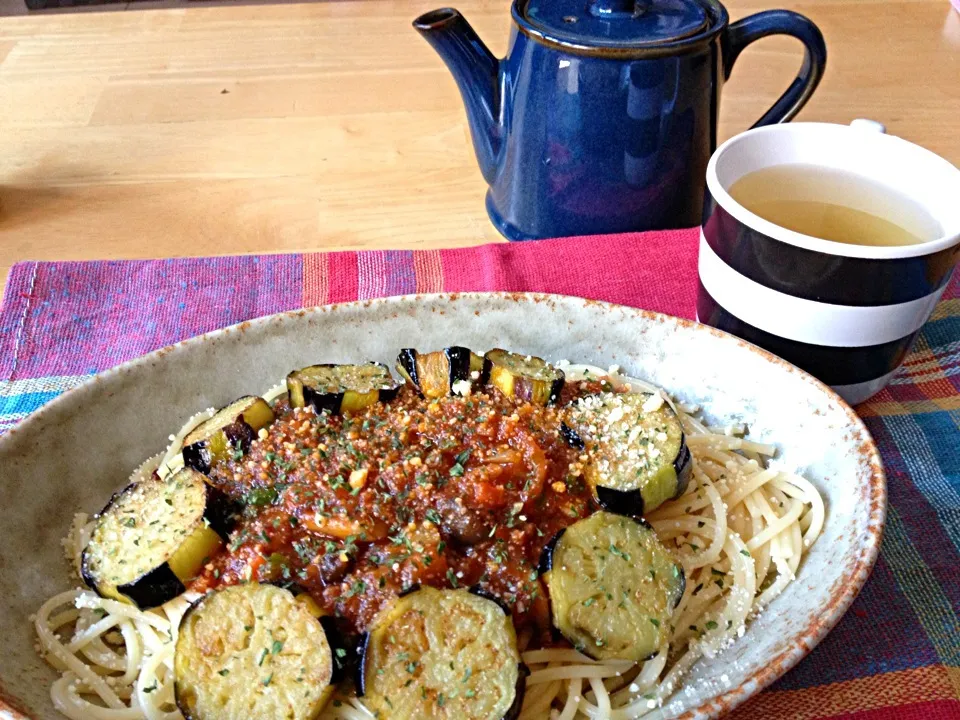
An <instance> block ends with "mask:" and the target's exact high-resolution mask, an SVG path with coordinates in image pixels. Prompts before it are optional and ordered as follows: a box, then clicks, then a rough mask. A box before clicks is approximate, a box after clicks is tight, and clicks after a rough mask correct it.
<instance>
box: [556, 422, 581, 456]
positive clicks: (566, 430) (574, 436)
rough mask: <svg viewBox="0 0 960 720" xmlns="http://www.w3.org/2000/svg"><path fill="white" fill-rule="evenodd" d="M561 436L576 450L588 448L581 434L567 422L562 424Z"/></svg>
mask: <svg viewBox="0 0 960 720" xmlns="http://www.w3.org/2000/svg"><path fill="white" fill-rule="evenodd" d="M560 435H561V436H562V437H563V439H564V440H566V441H567V445H569V446H570V447H572V448H574V449H575V450H583V449H584V448H585V447H586V445H584V442H583V438H582V437H580V434H579V433H578V432H577V431H576V430H574V429H573V428H572V427H570V426H569V425H567V424H566V423H565V422H562V423H560Z"/></svg>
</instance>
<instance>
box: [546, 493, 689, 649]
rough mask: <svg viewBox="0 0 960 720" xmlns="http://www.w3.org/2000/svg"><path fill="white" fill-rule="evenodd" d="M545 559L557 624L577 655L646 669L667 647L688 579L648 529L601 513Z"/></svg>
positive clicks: (553, 545)
mask: <svg viewBox="0 0 960 720" xmlns="http://www.w3.org/2000/svg"><path fill="white" fill-rule="evenodd" d="M544 553H545V555H548V556H549V557H548V558H546V559H545V560H546V561H545V562H541V569H543V566H544V565H546V566H547V570H546V572H545V573H544V580H545V581H546V585H547V590H548V592H549V596H550V606H551V617H552V620H553V625H554V627H556V628H557V629H558V630H560V632H561V633H562V634H563V636H564V637H565V638H566V639H567V640H568V641H569V642H570V643H571V644H572V645H573V646H574V647H576V648H577V649H578V650H580V652H583V653H584V654H586V655H589V656H590V657H592V658H594V659H596V660H611V659H617V660H629V661H631V662H641V661H643V660H646V659H649V658H650V657H651V656H652V655H653V654H655V653H656V652H657V651H658V649H660V648H661V647H663V646H664V644H665V643H666V642H668V641H669V637H670V633H671V632H672V631H671V630H670V620H671V617H672V615H673V612H674V610H676V607H677V604H678V603H679V602H680V599H681V598H682V597H683V592H684V590H685V588H686V577H685V576H684V573H683V569H682V568H681V566H680V565H679V564H678V563H677V562H676V560H674V558H673V557H672V556H671V555H670V553H669V552H668V551H667V549H666V548H665V547H664V546H663V545H662V544H661V543H660V541H659V540H658V539H657V536H656V534H655V533H654V532H653V530H652V529H651V528H650V527H649V526H648V525H646V524H645V523H643V522H642V521H639V520H636V519H634V518H629V517H625V516H623V515H618V514H614V513H609V512H605V511H602V510H601V511H598V512H595V513H593V514H592V515H590V516H589V517H587V518H585V519H583V520H579V521H578V522H576V523H574V524H573V525H570V526H569V527H567V528H566V532H565V533H564V534H563V535H562V536H561V537H556V536H555V537H554V538H553V539H552V540H551V542H550V543H549V544H548V545H547V548H546V549H545V550H544Z"/></svg>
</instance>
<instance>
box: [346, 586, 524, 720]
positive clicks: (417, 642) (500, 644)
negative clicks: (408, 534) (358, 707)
mask: <svg viewBox="0 0 960 720" xmlns="http://www.w3.org/2000/svg"><path fill="white" fill-rule="evenodd" d="M444 641H445V643H444V644H443V645H440V644H439V643H440V642H444ZM525 673H526V668H525V667H524V666H523V664H522V662H521V660H520V652H519V649H518V648H517V637H516V632H515V631H514V628H513V621H512V619H511V617H510V615H509V614H506V613H504V611H503V608H502V607H501V606H500V605H499V604H498V603H496V602H492V601H490V600H489V599H487V598H486V597H483V596H481V595H478V594H476V593H472V592H469V591H467V590H464V589H459V590H438V589H436V588H432V587H423V588H421V589H420V590H418V591H417V592H414V593H411V594H409V595H407V596H405V597H403V598H399V599H397V600H396V601H395V602H394V603H393V604H392V605H391V606H389V607H387V608H385V609H384V610H383V611H381V612H380V614H379V615H377V617H376V618H375V619H374V621H373V623H372V624H371V626H370V628H369V630H368V633H367V637H366V639H365V641H364V642H363V644H362V658H361V663H360V677H359V678H358V683H357V685H358V688H359V692H360V693H362V696H363V698H364V705H365V706H366V707H367V708H368V709H369V710H370V711H371V712H372V713H373V714H374V715H375V716H376V717H381V718H390V720H421V719H422V720H429V719H431V718H438V719H439V718H444V719H447V718H457V720H460V719H463V720H504V719H506V720H515V718H516V717H517V714H518V712H519V708H520V707H521V706H522V703H523V693H524V689H525V682H524V680H525V677H526V675H525Z"/></svg>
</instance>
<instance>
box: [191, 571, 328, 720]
mask: <svg viewBox="0 0 960 720" xmlns="http://www.w3.org/2000/svg"><path fill="white" fill-rule="evenodd" d="M335 658H336V652H335V648H334V646H333V645H331V643H330V641H329V636H328V635H327V629H326V627H325V626H324V624H323V621H322V620H320V619H317V618H316V617H314V616H313V615H312V614H311V613H310V611H309V610H308V609H307V607H306V606H305V605H304V604H303V603H300V602H298V601H297V600H296V598H295V597H294V596H293V594H292V593H290V592H289V591H287V590H283V589H281V588H278V587H276V586H273V585H261V584H259V583H247V584H243V585H234V586H232V587H227V588H223V589H220V590H215V591H213V592H211V593H209V594H207V595H205V596H203V597H202V598H200V599H199V600H197V601H196V602H195V603H194V604H193V605H191V607H190V608H189V609H188V610H187V612H186V613H185V614H184V616H183V618H182V620H181V621H180V626H179V628H178V632H177V643H176V648H175V651H174V663H173V669H174V696H175V699H176V703H177V707H178V708H179V709H180V711H181V712H182V713H183V715H184V717H185V718H187V720H248V719H250V720H252V719H254V718H286V719H288V720H314V718H316V717H317V716H318V715H319V714H320V713H321V712H322V711H323V709H324V707H326V705H327V704H328V703H329V701H330V699H331V697H332V696H333V692H334V690H335V685H334V683H335V680H334V677H335V674H336V666H335Z"/></svg>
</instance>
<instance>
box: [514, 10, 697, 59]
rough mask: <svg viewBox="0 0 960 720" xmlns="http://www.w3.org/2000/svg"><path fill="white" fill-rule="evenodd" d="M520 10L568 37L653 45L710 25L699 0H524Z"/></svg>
mask: <svg viewBox="0 0 960 720" xmlns="http://www.w3.org/2000/svg"><path fill="white" fill-rule="evenodd" d="M516 9H517V10H519V13H518V14H519V16H520V17H521V18H522V19H523V20H524V21H525V22H526V23H527V24H529V25H530V26H531V27H532V28H533V29H534V30H536V31H538V32H540V33H543V34H544V35H546V36H548V37H551V38H554V39H556V40H559V41H560V42H564V43H571V44H575V45H581V46H583V45H586V46H596V47H607V48H638V49H639V48H649V47H651V46H656V45H663V44H665V43H670V42H674V41H677V40H684V39H687V38H690V37H692V36H694V35H698V34H700V33H702V32H704V31H706V30H708V29H709V28H710V27H711V25H712V24H713V22H712V18H711V13H710V12H709V10H708V8H707V7H706V6H705V5H704V4H703V3H702V2H700V1H699V0H587V2H586V3H584V2H583V0H525V1H524V0H520V1H519V2H518V3H517V8H516Z"/></svg>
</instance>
